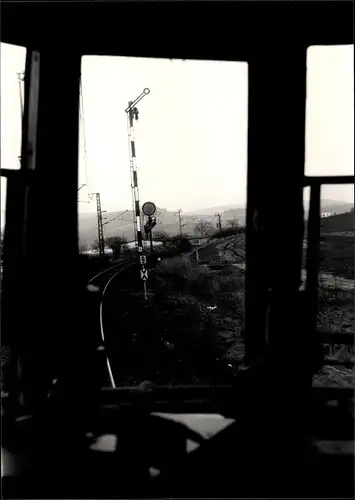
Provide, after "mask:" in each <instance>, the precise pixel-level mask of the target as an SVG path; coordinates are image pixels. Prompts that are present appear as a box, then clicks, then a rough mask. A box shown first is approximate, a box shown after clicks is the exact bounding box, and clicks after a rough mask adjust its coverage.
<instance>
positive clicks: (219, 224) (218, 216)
mask: <svg viewBox="0 0 355 500" xmlns="http://www.w3.org/2000/svg"><path fill="white" fill-rule="evenodd" d="M216 217H217V229H219V230H220V231H221V229H222V220H221V214H216Z"/></svg>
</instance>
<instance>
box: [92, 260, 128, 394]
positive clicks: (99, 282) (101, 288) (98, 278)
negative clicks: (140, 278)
mask: <svg viewBox="0 0 355 500" xmlns="http://www.w3.org/2000/svg"><path fill="white" fill-rule="evenodd" d="M133 265H134V263H133V262H131V261H130V260H125V261H122V262H120V263H118V264H116V265H114V266H112V267H110V268H108V269H105V270H104V271H101V272H100V273H98V274H96V275H95V276H94V277H93V278H91V279H90V280H89V281H88V284H87V290H88V291H89V292H91V293H100V295H101V297H100V308H99V314H100V335H101V341H102V344H101V346H100V347H99V349H100V350H104V351H105V358H106V359H105V361H106V366H107V371H108V377H109V382H110V386H111V387H113V388H115V387H116V383H115V378H114V374H113V370H112V366H111V362H110V359H109V355H108V349H107V338H106V335H105V329H104V319H103V318H104V314H103V311H104V303H105V301H106V297H107V290H108V288H109V287H110V285H112V283H113V281H114V280H115V278H117V277H118V276H119V275H120V274H122V272H123V271H124V270H126V269H129V268H131V267H132V266H133Z"/></svg>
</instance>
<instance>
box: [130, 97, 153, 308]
mask: <svg viewBox="0 0 355 500" xmlns="http://www.w3.org/2000/svg"><path fill="white" fill-rule="evenodd" d="M149 93H150V90H149V89H148V88H145V89H144V90H143V92H142V93H141V94H140V95H139V96H138V97H137V98H136V99H135V100H134V101H129V102H128V107H127V108H126V109H125V112H126V114H127V131H128V152H129V168H130V173H131V189H132V205H133V229H134V237H135V241H136V247H137V250H138V253H139V254H140V255H141V254H142V252H143V239H142V220H141V212H140V204H139V188H138V172H137V162H136V143H135V131H134V120H138V108H137V107H136V104H138V102H139V101H141V100H142V99H143V97H144V96H146V95H147V94H149ZM140 265H141V269H140V274H141V278H142V281H143V287H144V298H145V300H147V284H146V276H147V272H148V271H147V270H146V269H145V261H144V259H140Z"/></svg>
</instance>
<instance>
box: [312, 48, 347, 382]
mask: <svg viewBox="0 0 355 500" xmlns="http://www.w3.org/2000/svg"><path fill="white" fill-rule="evenodd" d="M353 61H354V47H353V46H329V47H317V46H315V47H310V48H309V50H308V57H307V108H306V112H307V119H306V164H305V171H306V175H310V176H327V175H328V176H338V175H354V63H353ZM304 198H305V215H306V219H307V218H308V208H309V199H310V189H309V188H306V189H305V196H304ZM320 234H321V238H320V263H319V266H320V272H319V276H318V283H319V288H318V295H319V310H318V321H317V327H318V329H319V330H320V331H322V332H328V333H329V332H330V333H334V334H337V333H348V334H349V343H348V344H343V343H341V342H340V341H339V344H337V343H336V342H335V343H334V344H329V345H326V346H325V351H326V355H327V362H326V365H325V366H324V368H323V369H322V371H321V373H320V374H319V375H317V376H316V377H315V382H316V383H328V384H329V383H333V384H334V383H335V384H337V385H338V384H340V385H343V386H350V387H352V384H353V362H354V345H353V327H354V185H353V184H352V185H331V184H330V185H324V186H322V187H321V226H320ZM306 251H307V238H306V237H305V241H304V262H305V260H306V259H305V255H306ZM303 278H304V281H305V278H306V272H305V269H304V270H303ZM343 338H344V337H343ZM345 338H347V337H345ZM335 339H336V338H335Z"/></svg>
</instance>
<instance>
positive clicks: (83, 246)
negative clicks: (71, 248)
mask: <svg viewBox="0 0 355 500" xmlns="http://www.w3.org/2000/svg"><path fill="white" fill-rule="evenodd" d="M88 250H89V248H88V246H87V245H86V244H85V243H80V244H79V254H80V255H82V254H84V253H86V252H87V251H88Z"/></svg>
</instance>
